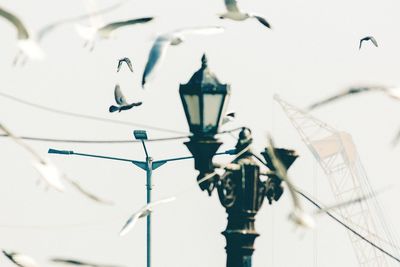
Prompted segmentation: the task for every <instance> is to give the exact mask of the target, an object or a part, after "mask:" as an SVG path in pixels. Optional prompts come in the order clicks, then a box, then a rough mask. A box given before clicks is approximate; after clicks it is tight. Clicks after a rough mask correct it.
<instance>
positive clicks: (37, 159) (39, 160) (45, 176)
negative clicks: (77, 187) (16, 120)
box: [0, 124, 65, 192]
mask: <svg viewBox="0 0 400 267" xmlns="http://www.w3.org/2000/svg"><path fill="white" fill-rule="evenodd" d="M0 130H2V131H3V132H4V133H6V134H7V135H8V136H9V137H10V138H11V139H12V140H13V141H14V142H15V143H17V144H18V145H20V146H21V147H23V148H24V149H25V150H27V151H28V152H29V153H30V154H31V155H32V157H33V159H34V160H33V161H32V165H33V167H34V168H35V169H36V170H37V171H38V172H39V174H40V177H41V179H42V180H43V181H44V182H45V184H46V185H47V186H49V187H51V188H54V189H56V190H57V191H59V192H64V190H65V187H64V184H63V183H62V174H61V172H60V171H59V170H58V169H57V167H56V166H55V165H54V164H52V163H51V161H50V159H47V158H44V157H42V156H40V155H39V154H38V153H37V152H36V151H35V150H34V149H33V148H32V147H30V146H29V145H28V144H26V143H24V142H23V141H22V140H21V139H20V138H19V137H17V136H16V135H15V134H13V133H12V132H11V131H10V130H9V129H7V128H6V127H5V126H4V125H2V124H0Z"/></svg>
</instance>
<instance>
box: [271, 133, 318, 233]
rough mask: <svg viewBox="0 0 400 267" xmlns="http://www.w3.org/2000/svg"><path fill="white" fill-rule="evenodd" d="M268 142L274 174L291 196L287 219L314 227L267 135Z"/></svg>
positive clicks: (304, 225)
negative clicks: (291, 203) (291, 204)
mask: <svg viewBox="0 0 400 267" xmlns="http://www.w3.org/2000/svg"><path fill="white" fill-rule="evenodd" d="M268 143H269V145H268V147H267V152H268V155H269V156H270V158H271V161H272V164H273V166H274V167H275V172H276V173H275V174H276V176H277V177H279V178H280V179H281V180H282V181H284V182H285V183H286V185H287V187H288V189H289V192H290V195H291V197H292V201H293V211H292V212H291V213H290V214H289V219H290V220H291V221H293V222H294V223H295V224H296V225H298V226H301V227H305V228H314V226H315V222H314V219H313V218H312V217H311V216H310V215H309V214H307V213H306V212H305V211H304V210H303V207H302V206H301V203H300V201H299V198H298V195H297V192H296V189H295V187H294V185H293V183H292V182H291V180H290V179H289V177H288V175H287V170H286V168H285V166H284V165H283V163H282V162H281V161H280V159H279V158H278V157H277V156H276V154H275V146H274V143H273V140H272V138H271V137H270V136H268Z"/></svg>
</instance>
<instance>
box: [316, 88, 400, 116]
mask: <svg viewBox="0 0 400 267" xmlns="http://www.w3.org/2000/svg"><path fill="white" fill-rule="evenodd" d="M376 91H378V92H382V93H384V94H386V95H387V96H389V97H391V98H393V99H396V100H399V101H400V87H386V86H368V85H367V86H354V87H350V88H348V89H346V90H344V91H343V92H341V93H339V94H337V95H334V96H331V97H328V98H327V99H324V100H321V101H318V102H316V103H314V104H312V105H310V106H309V107H308V109H309V110H312V109H315V108H317V107H320V106H323V105H325V104H329V103H330V102H333V101H336V100H339V99H341V98H343V97H346V96H349V95H355V94H360V93H365V92H376Z"/></svg>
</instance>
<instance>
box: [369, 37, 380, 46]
mask: <svg viewBox="0 0 400 267" xmlns="http://www.w3.org/2000/svg"><path fill="white" fill-rule="evenodd" d="M369 39H370V40H371V42H372V43H373V44H374V45H375V46H376V47H378V42H377V41H376V39H375V38H374V37H372V36H371V37H370V38H369Z"/></svg>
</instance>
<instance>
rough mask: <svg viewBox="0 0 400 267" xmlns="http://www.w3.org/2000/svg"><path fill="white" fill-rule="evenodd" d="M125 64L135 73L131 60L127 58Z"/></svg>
mask: <svg viewBox="0 0 400 267" xmlns="http://www.w3.org/2000/svg"><path fill="white" fill-rule="evenodd" d="M124 61H125V63H126V64H127V65H128V68H129V70H130V71H131V72H133V66H132V62H131V60H130V59H129V58H125V60H124Z"/></svg>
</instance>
